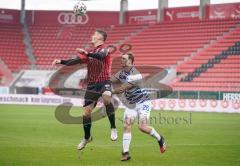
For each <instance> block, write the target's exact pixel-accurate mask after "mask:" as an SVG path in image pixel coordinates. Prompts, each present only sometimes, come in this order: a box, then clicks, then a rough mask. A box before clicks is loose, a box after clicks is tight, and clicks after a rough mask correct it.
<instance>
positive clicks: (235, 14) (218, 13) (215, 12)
mask: <svg viewBox="0 0 240 166" xmlns="http://www.w3.org/2000/svg"><path fill="white" fill-rule="evenodd" d="M206 18H208V19H227V18H233V19H240V3H232V4H217V5H208V6H206Z"/></svg>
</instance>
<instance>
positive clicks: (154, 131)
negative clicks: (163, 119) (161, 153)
mask: <svg viewBox="0 0 240 166" xmlns="http://www.w3.org/2000/svg"><path fill="white" fill-rule="evenodd" d="M149 134H150V135H151V136H152V137H154V138H156V139H157V140H158V141H160V139H161V136H160V135H159V134H158V132H156V130H155V129H154V128H152V130H151V131H150V133H149Z"/></svg>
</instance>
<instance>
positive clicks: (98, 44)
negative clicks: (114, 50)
mask: <svg viewBox="0 0 240 166" xmlns="http://www.w3.org/2000/svg"><path fill="white" fill-rule="evenodd" d="M102 44H104V43H103V42H102V41H100V42H96V43H93V45H94V47H98V46H100V45H102Z"/></svg>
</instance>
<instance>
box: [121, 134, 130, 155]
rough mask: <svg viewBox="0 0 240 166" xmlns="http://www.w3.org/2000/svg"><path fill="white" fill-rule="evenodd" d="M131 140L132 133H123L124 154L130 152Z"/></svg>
mask: <svg viewBox="0 0 240 166" xmlns="http://www.w3.org/2000/svg"><path fill="white" fill-rule="evenodd" d="M131 139H132V134H131V133H123V153H125V152H128V151H129V146H130V143H131Z"/></svg>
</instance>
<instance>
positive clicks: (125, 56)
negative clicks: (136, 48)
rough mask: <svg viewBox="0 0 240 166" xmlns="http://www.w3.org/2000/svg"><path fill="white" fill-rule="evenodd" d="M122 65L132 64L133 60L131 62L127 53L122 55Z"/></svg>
mask: <svg viewBox="0 0 240 166" xmlns="http://www.w3.org/2000/svg"><path fill="white" fill-rule="evenodd" d="M121 65H122V67H129V66H132V62H131V60H130V59H128V55H127V54H124V55H122V57H121Z"/></svg>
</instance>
